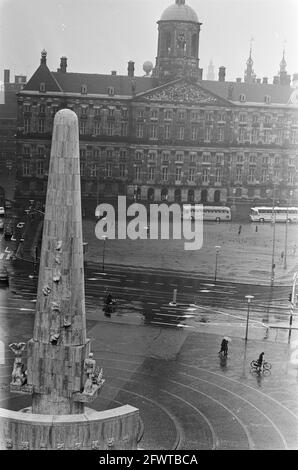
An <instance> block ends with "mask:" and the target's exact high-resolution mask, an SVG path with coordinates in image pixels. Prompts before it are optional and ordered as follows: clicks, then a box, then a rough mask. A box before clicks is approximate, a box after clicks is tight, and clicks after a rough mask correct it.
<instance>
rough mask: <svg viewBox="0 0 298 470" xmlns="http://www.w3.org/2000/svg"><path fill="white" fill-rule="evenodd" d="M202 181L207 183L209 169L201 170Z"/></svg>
mask: <svg viewBox="0 0 298 470" xmlns="http://www.w3.org/2000/svg"><path fill="white" fill-rule="evenodd" d="M202 181H203V183H209V169H208V168H204V169H203V173H202Z"/></svg>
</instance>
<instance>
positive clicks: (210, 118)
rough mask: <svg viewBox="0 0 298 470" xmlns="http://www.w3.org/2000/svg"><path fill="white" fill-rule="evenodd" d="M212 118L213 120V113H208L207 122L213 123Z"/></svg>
mask: <svg viewBox="0 0 298 470" xmlns="http://www.w3.org/2000/svg"><path fill="white" fill-rule="evenodd" d="M212 118H213V113H212V112H207V113H206V117H205V119H206V121H212Z"/></svg>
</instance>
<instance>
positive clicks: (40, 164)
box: [36, 161, 44, 176]
mask: <svg viewBox="0 0 298 470" xmlns="http://www.w3.org/2000/svg"><path fill="white" fill-rule="evenodd" d="M43 173H44V166H43V162H42V161H38V162H37V168H36V174H37V176H42V175H43Z"/></svg>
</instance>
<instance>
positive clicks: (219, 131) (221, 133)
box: [218, 127, 225, 142]
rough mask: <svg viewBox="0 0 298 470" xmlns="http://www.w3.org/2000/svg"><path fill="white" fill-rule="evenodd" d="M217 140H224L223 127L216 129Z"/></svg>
mask: <svg viewBox="0 0 298 470" xmlns="http://www.w3.org/2000/svg"><path fill="white" fill-rule="evenodd" d="M218 140H219V142H223V141H224V140H225V130H224V128H223V127H220V128H219V129H218Z"/></svg>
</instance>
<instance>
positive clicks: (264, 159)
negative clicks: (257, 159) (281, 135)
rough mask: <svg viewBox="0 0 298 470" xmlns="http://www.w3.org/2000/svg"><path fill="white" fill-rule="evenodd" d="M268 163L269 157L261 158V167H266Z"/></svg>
mask: <svg viewBox="0 0 298 470" xmlns="http://www.w3.org/2000/svg"><path fill="white" fill-rule="evenodd" d="M268 162H269V157H267V156H266V157H263V159H262V163H263V165H268Z"/></svg>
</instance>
